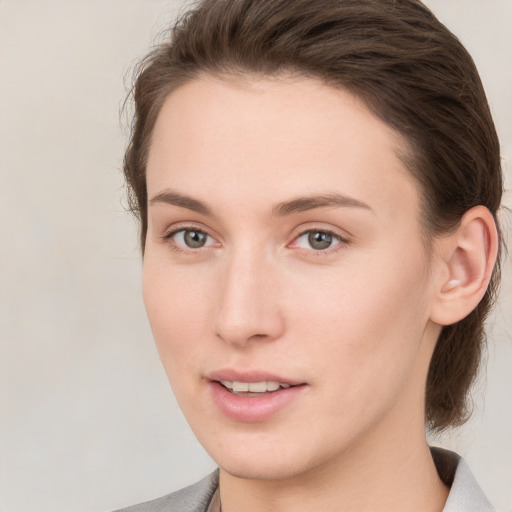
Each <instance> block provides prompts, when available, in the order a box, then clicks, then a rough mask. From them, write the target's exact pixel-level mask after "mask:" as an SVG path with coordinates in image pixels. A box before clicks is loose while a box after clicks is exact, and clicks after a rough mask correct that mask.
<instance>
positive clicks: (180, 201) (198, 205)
mask: <svg viewBox="0 0 512 512" xmlns="http://www.w3.org/2000/svg"><path fill="white" fill-rule="evenodd" d="M157 203H164V204H170V205H174V206H179V207H181V208H186V209H187V210H191V211H194V212H197V213H200V214H201V215H206V216H210V217H211V216H212V215H213V212H212V210H211V208H210V207H209V206H208V205H207V204H206V203H204V202H203V201H199V200H198V199H194V198H193V197H190V196H186V195H183V194H179V193H178V192H173V191H170V190H164V191H163V192H159V193H158V194H156V195H155V196H153V197H152V198H151V199H150V201H149V204H150V205H153V204H157ZM332 206H342V207H345V208H362V209H364V210H368V211H371V212H373V209H372V208H371V207H370V206H369V205H368V204H366V203H364V202H363V201H360V200H358V199H355V198H353V197H348V196H345V195H342V194H336V193H333V194H322V195H314V196H304V197H298V198H296V199H291V200H290V201H284V202H282V203H279V204H277V205H276V206H274V207H273V208H272V215H273V216H275V217H284V216H286V215H292V214H294V213H301V212H306V211H308V210H314V209H315V208H327V207H332Z"/></svg>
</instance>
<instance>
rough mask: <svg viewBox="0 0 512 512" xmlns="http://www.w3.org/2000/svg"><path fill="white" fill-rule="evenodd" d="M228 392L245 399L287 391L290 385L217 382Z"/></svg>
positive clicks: (234, 381)
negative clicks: (280, 390) (282, 390)
mask: <svg viewBox="0 0 512 512" xmlns="http://www.w3.org/2000/svg"><path fill="white" fill-rule="evenodd" d="M219 382H220V383H221V384H222V385H223V386H224V387H225V388H226V389H227V390H228V391H230V392H231V393H233V394H234V395H241V396H247V397H257V396H262V395H264V394H267V393H272V392H274V391H278V390H279V389H288V388H289V387H291V384H286V383H284V382H277V381H274V380H267V381H261V382H239V381H236V380H220V381H219Z"/></svg>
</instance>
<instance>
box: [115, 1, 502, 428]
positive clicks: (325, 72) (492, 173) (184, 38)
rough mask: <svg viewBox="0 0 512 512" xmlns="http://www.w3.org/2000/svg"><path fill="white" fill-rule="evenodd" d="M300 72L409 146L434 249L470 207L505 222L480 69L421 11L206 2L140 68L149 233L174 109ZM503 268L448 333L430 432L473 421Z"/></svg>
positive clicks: (375, 5)
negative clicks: (355, 100)
mask: <svg viewBox="0 0 512 512" xmlns="http://www.w3.org/2000/svg"><path fill="white" fill-rule="evenodd" d="M283 72H292V73H296V74H299V75H303V76H309V77H314V78H317V79H320V80H322V81H323V82H325V83H326V84H328V85H331V86H333V87H340V88H344V89H347V90H349V91H350V92H352V93H353V94H355V95H357V96H358V97H359V98H361V99H362V100H363V101H364V102H365V103H366V105H367V106H368V108H369V109H370V110H371V111H372V112H373V113H374V115H376V116H377V117H379V118H380V119H381V120H383V121H384V122H385V123H387V124H388V125H390V126H391V127H393V128H394V129H395V130H397V131H398V132H399V133H401V134H402V136H403V138H404V139H405V141H406V143H407V145H408V151H407V155H404V161H405V163H406V165H407V168H408V170H409V172H410V173H411V174H412V176H413V177H414V178H415V179H416V181H417V183H418V184H419V189H420V192H421V197H422V225H423V229H424V231H425V233H426V234H427V235H428V237H430V239H431V238H432V237H433V236H438V235H441V234H443V233H446V232H448V231H450V230H451V229H453V228H454V227H456V226H457V225H458V222H459V221H460V219H461V217H462V215H463V214H464V213H465V212H466V211H467V210H468V209H470V208H471V207H473V206H476V205H483V206H485V207H487V208H488V209H489V210H490V211H491V213H492V214H493V215H494V217H495V218H496V214H497V211H498V209H499V206H500V202H501V196H502V188H503V183H502V173H501V163H500V149H499V142H498V138H497V135H496V130H495V127H494V124H493V121H492V118H491V114H490V111H489V107H488V103H487V100H486V96H485V93H484V90H483V87H482V84H481V81H480V78H479V75H478V72H477V70H476V68H475V65H474V63H473V60H472V59H471V57H470V55H469V54H468V53H467V51H466V50H465V48H464V47H463V46H462V44H461V43H460V42H459V41H458V39H457V38H456V37H455V36H454V35H453V34H452V33H451V32H450V31H449V30H448V29H447V28H446V27H445V26H444V25H443V24H442V23H440V22H439V21H438V20H437V18H436V17H435V16H434V15H433V14H432V13H431V12H430V11H429V10H428V9H427V8H426V7H425V6H424V5H423V4H422V3H421V2H420V1H419V0H203V1H200V2H199V3H198V5H197V6H196V7H195V8H194V9H192V10H190V11H189V12H187V13H186V14H185V15H183V16H182V17H181V18H180V19H179V20H178V21H177V23H176V25H175V26H174V27H173V28H172V29H171V31H170V34H169V36H168V38H167V40H166V41H165V42H163V43H162V44H160V45H158V46H157V47H156V48H155V49H154V50H153V51H152V52H151V53H150V54H149V55H148V56H147V57H146V58H145V59H144V60H143V61H142V62H141V63H140V65H139V67H138V68H137V71H136V80H135V85H134V88H133V91H132V94H133V100H134V104H135V112H134V118H133V126H132V134H131V139H130V142H129V146H128V148H127V151H126V154H125V159H124V173H125V177H126V181H127V185H128V191H129V198H130V206H131V208H132V210H133V211H134V212H135V213H136V214H137V216H138V218H139V219H140V223H141V242H142V248H143V247H144V243H145V237H146V230H147V193H146V178H145V174H146V160H147V155H148V149H149V145H150V144H151V134H152V130H153V126H154V124H155V121H156V117H157V115H158V112H159V111H160V107H161V106H162V104H163V102H164V100H165V98H166V97H167V96H168V95H169V94H170V93H171V92H172V91H173V90H175V89H176V88H177V87H179V86H180V85H182V84H184V83H186V82H188V81H190V80H193V79H194V78H195V77H197V76H198V75H200V74H205V73H207V74H214V75H225V74H233V73H234V74H254V73H256V74H262V75H266V76H268V75H274V74H277V73H283ZM498 282H499V263H498V264H497V265H496V267H495V270H494V274H493V277H492V280H491V284H490V286H489V288H488V290H487V292H486V294H485V296H484V298H483V300H482V301H481V302H480V304H479V305H478V307H477V308H476V309H475V310H474V311H473V312H472V313H471V314H469V315H468V316H467V317H466V318H464V319H463V320H461V321H459V322H458V323H456V324H454V325H450V326H447V327H444V328H443V330H442V332H441V335H440V337H439V340H438V342H437V345H436V349H435V352H434V355H433V357H432V361H431V363H430V369H429V373H428V378H427V383H426V403H425V408H426V422H427V425H428V426H429V427H430V428H431V429H432V430H442V429H444V428H447V427H449V426H455V425H458V424H461V423H463V422H464V421H465V419H466V418H467V416H468V412H469V409H468V395H469V388H470V386H471V384H472V382H473V380H474V378H475V376H476V373H477V370H478V367H479V363H480V359H481V354H482V351H483V347H484V331H483V325H484V320H485V318H486V315H487V313H488V311H489V309H490V307H491V305H492V302H493V300H494V297H495V295H496V289H497V285H498Z"/></svg>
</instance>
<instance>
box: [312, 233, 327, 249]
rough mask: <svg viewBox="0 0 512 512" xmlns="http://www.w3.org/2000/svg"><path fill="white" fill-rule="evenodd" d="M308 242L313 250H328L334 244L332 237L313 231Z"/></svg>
mask: <svg viewBox="0 0 512 512" xmlns="http://www.w3.org/2000/svg"><path fill="white" fill-rule="evenodd" d="M308 242H309V245H311V247H312V248H313V249H317V250H321V249H328V248H329V247H330V246H331V244H332V235H330V234H329V233H322V232H321V231H313V232H312V233H309V236H308Z"/></svg>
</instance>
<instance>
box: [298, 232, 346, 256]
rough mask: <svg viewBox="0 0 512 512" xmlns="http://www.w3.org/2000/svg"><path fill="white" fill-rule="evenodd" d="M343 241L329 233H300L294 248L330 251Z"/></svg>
mask: <svg viewBox="0 0 512 512" xmlns="http://www.w3.org/2000/svg"><path fill="white" fill-rule="evenodd" d="M343 241H344V240H343V239H342V238H341V237H340V236H338V235H335V234H334V233H331V232H330V231H321V230H309V231H305V232H304V233H302V234H301V235H300V236H298V237H297V239H296V240H295V242H294V245H295V246H296V247H300V248H301V249H313V250H315V251H325V250H327V249H331V248H332V247H335V246H337V245H339V244H341V243H342V242H343Z"/></svg>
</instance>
